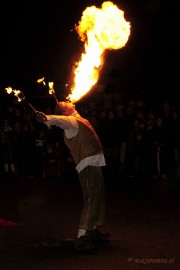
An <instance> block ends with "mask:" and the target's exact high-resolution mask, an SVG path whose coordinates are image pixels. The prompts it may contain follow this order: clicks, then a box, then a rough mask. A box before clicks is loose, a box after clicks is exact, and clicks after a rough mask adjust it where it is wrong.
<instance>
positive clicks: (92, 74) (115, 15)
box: [67, 1, 130, 103]
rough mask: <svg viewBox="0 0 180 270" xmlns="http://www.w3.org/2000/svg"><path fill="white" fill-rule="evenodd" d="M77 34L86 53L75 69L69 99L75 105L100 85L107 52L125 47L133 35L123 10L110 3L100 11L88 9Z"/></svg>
mask: <svg viewBox="0 0 180 270" xmlns="http://www.w3.org/2000/svg"><path fill="white" fill-rule="evenodd" d="M76 32H77V33H78V35H79V38H80V39H81V41H82V42H84V52H83V53H82V55H81V59H80V61H79V62H78V63H77V66H76V68H75V70H74V85H73V87H72V89H71V93H70V94H69V96H68V97H67V99H68V100H70V101H71V102H72V103H75V102H76V101H78V100H79V99H80V98H81V97H82V96H84V95H85V94H87V93H88V92H89V90H90V89H91V88H92V86H94V85H95V84H96V83H97V81H98V79H99V70H100V68H101V66H102V64H103V53H104V51H105V50H107V49H108V50H117V49H120V48H122V47H124V46H125V44H126V43H127V41H128V38H129V35H130V23H129V22H127V21H126V20H125V19H124V11H122V10H120V9H119V8H118V7H117V6H116V5H114V4H113V3H112V2H110V1H107V2H103V3H102V6H101V9H99V8H97V7H95V6H91V7H87V8H86V9H85V10H84V12H83V13H82V17H81V20H80V21H79V24H78V25H76Z"/></svg>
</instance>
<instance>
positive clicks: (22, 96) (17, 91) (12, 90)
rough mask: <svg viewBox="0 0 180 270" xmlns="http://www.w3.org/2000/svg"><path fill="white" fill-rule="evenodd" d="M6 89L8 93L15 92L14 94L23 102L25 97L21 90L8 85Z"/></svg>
mask: <svg viewBox="0 0 180 270" xmlns="http://www.w3.org/2000/svg"><path fill="white" fill-rule="evenodd" d="M5 91H6V92H7V94H11V93H13V94H14V96H16V97H17V99H18V102H21V101H22V100H23V99H25V96H24V94H23V93H22V92H21V91H20V90H16V89H12V87H6V88H5Z"/></svg>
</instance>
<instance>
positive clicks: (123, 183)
mask: <svg viewBox="0 0 180 270" xmlns="http://www.w3.org/2000/svg"><path fill="white" fill-rule="evenodd" d="M106 185H107V220H106V224H105V226H104V227H103V228H102V229H103V231H108V232H111V242H110V243H106V244H101V245H99V246H98V249H97V254H94V255H87V254H77V253H76V252H75V251H74V245H73V239H74V238H75V237H76V233H77V227H78V220H79V214H80V209H81V206H82V197H81V195H82V194H81V190H80V186H79V182H78V179H77V178H76V176H75V177H72V176H71V177H62V178H49V179H48V178H47V179H45V178H39V179H23V180H22V179H21V180H20V179H14V178H12V179H1V189H0V203H1V209H0V217H4V218H6V219H9V220H14V221H16V222H17V223H18V225H17V227H12V228H10V227H0V269H2V270H16V269H18V270H30V269H33V270H38V269H43V270H49V269H53V270H56V269H58V270H59V269H63V270H64V269H65V270H73V269H98V270H101V269H103V270H106V269H107V270H109V269H111V270H120V269H123V270H126V269H153V270H154V269H163V270H164V269H168V270H169V269H174V270H177V269H180V253H179V244H180V235H179V221H180V217H179V206H180V196H179V193H180V191H179V183H178V181H175V180H171V179H169V180H166V181H165V180H162V179H156V180H148V181H146V179H143V180H142V179H121V180H116V181H108V182H107V183H106ZM147 267H148V268H147Z"/></svg>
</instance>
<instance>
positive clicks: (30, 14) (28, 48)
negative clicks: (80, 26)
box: [0, 0, 180, 95]
mask: <svg viewBox="0 0 180 270" xmlns="http://www.w3.org/2000/svg"><path fill="white" fill-rule="evenodd" d="M102 2H103V1H90V0H83V1H82V0H76V1H75V0H67V1H64V0H63V1H53V0H52V1H49V2H46V1H36V2H34V1H24V2H21V1H20V2H15V1H14V2H13V3H11V2H10V1H9V2H8V1H6V2H4V3H3V5H2V6H1V16H0V22H1V24H0V29H1V49H0V50H1V58H0V59H1V60H0V84H1V89H2V90H3V89H4V87H6V86H9V85H10V86H12V87H14V88H19V89H21V90H23V92H25V93H26V94H27V95H31V94H32V93H33V94H34V93H35V92H36V87H37V83H36V80H37V79H38V78H40V77H45V79H46V80H47V81H53V82H54V83H55V88H57V89H58V91H61V90H60V89H61V88H62V89H63V87H64V85H65V83H66V82H67V81H68V80H69V76H70V73H71V70H72V66H73V64H74V62H75V61H76V60H78V57H79V56H80V54H81V52H82V50H81V49H82V43H81V41H80V40H79V39H78V35H77V33H76V32H75V30H74V25H75V24H77V23H78V21H79V20H80V18H81V15H82V12H83V11H84V10H85V8H86V7H88V6H92V5H96V6H97V7H101V3H102ZM174 2H175V1H174ZM113 3H114V4H116V5H117V6H118V7H119V8H120V9H122V10H124V14H125V18H126V20H127V21H129V22H130V23H131V35H130V38H129V41H128V43H127V44H126V46H125V47H124V48H123V49H120V50H117V51H113V52H112V51H111V52H109V53H108V52H107V58H106V61H105V64H104V67H103V71H102V76H101V77H100V83H102V84H108V80H111V79H112V77H117V76H122V77H123V75H124V74H125V73H126V76H127V74H129V73H130V74H132V73H135V74H142V73H143V74H144V73H145V74H156V75H153V76H152V77H153V78H154V77H155V76H156V77H157V74H158V80H159V78H160V83H162V84H164V85H163V87H165V86H166V88H168V87H169V85H173V84H174V87H177V84H178V83H179V78H178V77H179V75H178V68H179V59H180V57H179V41H178V39H179V37H178V35H179V26H178V24H177V18H178V9H177V4H173V1H171V2H170V1H166V0H126V1H125V0H123V1H113ZM167 71H168V76H166V72H167ZM172 71H173V72H172ZM103 74H104V75H103ZM169 74H170V75H169ZM103 76H104V77H103ZM139 76H141V75H139ZM146 76H149V75H146ZM148 80H149V79H148ZM153 80H154V79H153ZM122 81H123V80H122ZM124 83H125V84H126V81H125V82H124ZM62 91H64V90H62Z"/></svg>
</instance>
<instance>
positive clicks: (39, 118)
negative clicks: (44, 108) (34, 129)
mask: <svg viewBox="0 0 180 270" xmlns="http://www.w3.org/2000/svg"><path fill="white" fill-rule="evenodd" d="M36 120H37V121H38V122H39V123H43V122H46V121H47V118H46V115H45V114H44V113H43V112H38V111H37V112H36Z"/></svg>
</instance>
